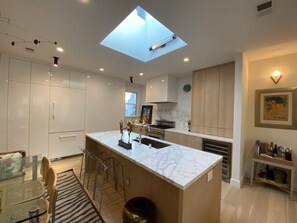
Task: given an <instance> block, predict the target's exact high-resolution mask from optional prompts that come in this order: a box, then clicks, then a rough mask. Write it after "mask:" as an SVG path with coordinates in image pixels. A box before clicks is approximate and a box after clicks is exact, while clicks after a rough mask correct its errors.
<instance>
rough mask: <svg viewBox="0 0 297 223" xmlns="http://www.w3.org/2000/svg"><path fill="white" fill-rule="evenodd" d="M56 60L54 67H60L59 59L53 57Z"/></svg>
mask: <svg viewBox="0 0 297 223" xmlns="http://www.w3.org/2000/svg"><path fill="white" fill-rule="evenodd" d="M53 58H54V67H57V66H58V61H59V57H53Z"/></svg>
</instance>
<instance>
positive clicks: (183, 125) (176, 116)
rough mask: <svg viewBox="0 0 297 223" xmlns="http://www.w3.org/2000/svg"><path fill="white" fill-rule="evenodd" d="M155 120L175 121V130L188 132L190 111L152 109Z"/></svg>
mask: <svg viewBox="0 0 297 223" xmlns="http://www.w3.org/2000/svg"><path fill="white" fill-rule="evenodd" d="M154 113H155V114H156V116H157V117H156V119H165V120H169V121H175V128H177V129H181V130H186V131H188V121H189V120H190V119H191V113H190V111H181V110H176V109H157V108H155V109H154Z"/></svg>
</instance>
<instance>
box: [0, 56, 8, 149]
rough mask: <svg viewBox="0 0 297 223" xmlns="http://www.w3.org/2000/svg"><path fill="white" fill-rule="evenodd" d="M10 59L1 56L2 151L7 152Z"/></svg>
mask: <svg viewBox="0 0 297 223" xmlns="http://www.w3.org/2000/svg"><path fill="white" fill-rule="evenodd" d="M7 90H8V57H7V56H5V55H3V54H0V151H6V142H7V141H6V137H7Z"/></svg>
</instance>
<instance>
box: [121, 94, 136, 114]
mask: <svg viewBox="0 0 297 223" xmlns="http://www.w3.org/2000/svg"><path fill="white" fill-rule="evenodd" d="M126 93H133V94H136V104H134V103H126ZM138 100H139V99H138V92H136V91H129V90H128V91H127V90H126V91H125V114H124V116H125V118H135V117H138V116H139V114H138V113H139V112H138V106H139V103H138V102H139V101H138ZM126 105H136V114H135V115H131V116H127V115H126Z"/></svg>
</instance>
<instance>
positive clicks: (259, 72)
mask: <svg viewBox="0 0 297 223" xmlns="http://www.w3.org/2000/svg"><path fill="white" fill-rule="evenodd" d="M296 61H297V54H291V55H287V56H280V57H274V58H270V59H265V60H260V61H255V62H251V63H250V64H249V80H248V85H249V88H248V106H247V132H246V141H245V148H246V156H245V162H246V166H247V170H248V174H250V171H249V170H250V163H251V158H252V155H253V153H254V143H255V140H257V139H259V140H261V141H267V142H274V143H276V144H277V145H281V146H284V147H291V148H292V151H293V160H295V169H296V168H297V162H296V158H297V137H296V136H297V130H286V129H276V128H262V127H255V124H254V123H255V90H256V89H276V88H285V87H294V86H295V87H296V86H297V63H296ZM274 67H280V68H281V71H282V73H283V77H282V79H281V80H280V82H279V83H278V84H277V85H275V84H274V83H273V81H272V80H271V79H270V75H271V73H272V69H273V68H274ZM295 100H296V99H295ZM296 181H297V172H296V171H295V184H296Z"/></svg>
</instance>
